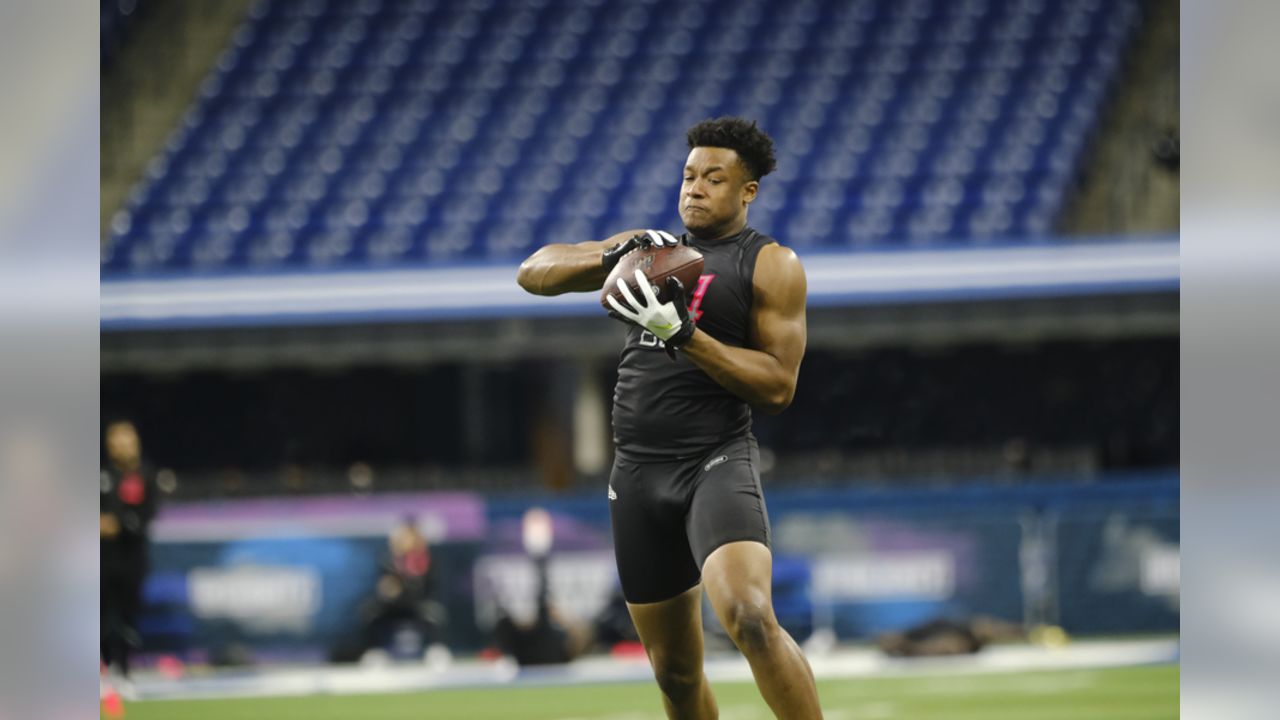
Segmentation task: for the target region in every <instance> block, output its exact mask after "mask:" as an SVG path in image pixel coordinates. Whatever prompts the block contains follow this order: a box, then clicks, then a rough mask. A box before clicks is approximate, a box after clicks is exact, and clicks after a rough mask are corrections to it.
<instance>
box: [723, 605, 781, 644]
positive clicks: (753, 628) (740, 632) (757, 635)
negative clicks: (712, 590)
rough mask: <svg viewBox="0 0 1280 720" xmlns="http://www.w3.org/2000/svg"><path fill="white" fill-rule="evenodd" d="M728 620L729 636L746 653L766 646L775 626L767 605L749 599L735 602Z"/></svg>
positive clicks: (775, 622) (730, 609)
mask: <svg viewBox="0 0 1280 720" xmlns="http://www.w3.org/2000/svg"><path fill="white" fill-rule="evenodd" d="M728 620H729V627H728V630H729V635H730V637H732V638H733V642H734V644H735V645H737V646H738V649H739V650H741V651H742V652H744V653H747V654H750V653H752V652H754V651H757V650H762V649H764V648H766V647H768V646H769V642H770V641H771V639H772V637H773V634H774V632H775V630H776V626H777V620H775V619H774V617H773V613H772V612H770V610H769V608H768V606H766V605H764V604H762V603H758V602H752V601H749V600H745V601H739V602H735V603H734V604H733V605H732V606H731V607H730V608H729V617H728Z"/></svg>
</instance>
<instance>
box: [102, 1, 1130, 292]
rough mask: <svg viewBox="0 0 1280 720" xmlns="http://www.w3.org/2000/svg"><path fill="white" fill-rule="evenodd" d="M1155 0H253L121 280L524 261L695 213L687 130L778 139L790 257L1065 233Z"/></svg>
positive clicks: (157, 187)
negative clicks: (688, 193)
mask: <svg viewBox="0 0 1280 720" xmlns="http://www.w3.org/2000/svg"><path fill="white" fill-rule="evenodd" d="M1138 21H1139V7H1138V5H1137V3H1136V0H1074V1H1066V0H795V1H790V0H789V1H787V2H764V1H763V0H735V2H715V1H714V0H582V1H580V2H569V1H566V0H329V1H328V2H326V1H325V0H289V1H285V0H275V1H271V0H261V1H260V2H258V3H257V4H255V5H254V6H253V7H252V10H251V12H250V14H249V16H248V17H247V18H246V20H245V21H244V24H243V26H242V27H241V28H240V29H239V31H238V32H237V33H236V35H235V38H234V41H233V42H232V44H231V45H230V47H228V48H227V49H226V51H225V52H224V54H223V55H222V57H221V59H220V61H219V62H218V64H217V67H216V68H215V69H214V70H213V71H212V72H211V74H210V75H209V76H208V78H207V79H206V81H205V83H204V85H203V87H202V88H201V89H200V92H199V97H198V99H197V100H196V101H195V102H194V104H193V105H192V107H191V108H190V110H189V112H188V113H187V115H186V118H185V119H184V121H183V122H182V124H181V126H180V127H178V128H177V129H176V130H175V131H174V132H173V134H172V136H171V137H170V138H169V140H168V143H167V145H166V147H165V149H164V150H163V151H162V152H161V153H160V154H159V155H158V156H157V157H156V158H154V160H153V161H152V162H151V163H150V165H149V167H148V168H147V171H146V175H145V177H144V178H143V179H142V180H141V181H140V183H139V184H138V185H137V186H136V187H135V188H134V190H133V192H132V194H131V195H130V197H129V199H128V201H127V204H126V206H125V207H124V208H122V209H121V210H120V211H119V212H118V213H117V214H116V215H115V216H114V218H113V220H112V223H111V227H110V229H109V237H108V239H107V243H106V247H105V251H104V253H103V268H104V272H106V273H107V274H128V273H138V272H156V271H178V272H190V271H206V270H213V271H220V270H231V271H245V270H255V269H279V268H286V267H326V266H338V267H363V266H368V265H392V264H405V263H410V264H421V263H424V262H428V263H438V262H449V261H458V260H504V261H510V260H514V259H517V258H520V257H522V256H523V255H525V254H527V253H528V252H530V251H531V249H532V248H534V247H536V246H537V245H540V244H543V243H547V242H574V241H579V240H585V239H598V238H601V237H605V236H607V235H608V234H610V233H612V232H617V231H620V230H622V229H626V228H629V227H664V228H671V229H678V228H679V227H680V224H679V218H678V215H677V214H676V194H677V191H678V187H679V178H680V174H679V173H680V167H681V162H682V160H683V157H684V154H685V152H686V149H685V145H684V131H685V130H686V128H687V127H688V126H689V125H691V124H692V123H694V122H696V121H698V120H700V119H703V118H707V117H713V116H718V115H723V114H738V115H743V116H747V117H750V118H755V119H758V120H759V122H760V124H761V125H762V126H763V127H764V128H765V129H766V130H768V131H769V132H770V134H772V135H773V137H774V138H775V140H776V142H777V145H778V160H779V162H778V170H777V172H776V173H775V174H774V175H771V176H769V177H768V178H766V180H765V182H764V184H763V188H762V192H761V194H760V196H759V198H758V201H757V202H756V203H755V204H754V205H753V206H752V209H751V215H750V219H751V223H752V224H753V225H754V226H756V227H758V228H760V229H762V230H764V231H766V232H769V233H771V234H773V235H775V236H777V237H779V238H780V239H781V240H783V242H785V243H788V244H791V245H793V246H796V247H798V248H832V249H837V248H864V247H866V248H879V247H903V246H907V247H913V246H925V247H934V246H949V245H954V244H956V243H962V244H965V243H968V244H972V243H981V242H990V241H992V240H996V239H1009V238H1013V239H1024V240H1034V239H1036V238H1040V237H1044V236H1045V235H1047V234H1049V233H1051V232H1052V231H1053V228H1054V224H1055V221H1056V220H1057V218H1058V216H1059V214H1060V212H1061V210H1062V205H1063V201H1064V197H1065V196H1066V194H1067V190H1068V187H1069V185H1070V183H1071V181H1072V179H1073V177H1074V175H1075V173H1076V170H1077V166H1078V164H1079V162H1080V159H1081V157H1082V154H1083V150H1084V147H1085V144H1086V140H1087V138H1088V136H1089V133H1090V131H1091V129H1092V128H1093V126H1094V125H1095V123H1096V120H1097V118H1098V115H1099V109H1100V106H1101V105H1102V102H1103V100H1104V97H1105V95H1106V92H1107V90H1108V88H1109V86H1110V82H1111V80H1112V79H1113V78H1114V76H1115V75H1116V70H1117V67H1118V64H1119V60H1120V57H1121V53H1122V50H1123V47H1124V44H1125V42H1126V40H1127V39H1128V38H1129V36H1130V35H1131V34H1132V30H1133V28H1134V27H1135V26H1136V25H1137V23H1138Z"/></svg>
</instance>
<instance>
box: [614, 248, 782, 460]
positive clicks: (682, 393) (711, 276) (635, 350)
mask: <svg viewBox="0 0 1280 720" xmlns="http://www.w3.org/2000/svg"><path fill="white" fill-rule="evenodd" d="M683 238H684V239H686V240H687V241H688V243H689V245H690V246H691V247H693V248H694V249H695V250H697V251H698V252H700V253H702V257H703V266H702V277H701V278H699V280H698V286H697V287H692V288H685V295H686V296H687V297H688V300H689V313H690V315H692V316H693V317H694V318H695V321H696V322H697V324H698V328H699V329H701V330H702V331H703V332H705V333H707V334H708V335H710V336H711V337H713V338H715V339H716V340H719V341H720V342H722V343H724V344H725V345H731V346H733V347H747V345H748V338H749V336H750V322H751V302H752V280H753V278H754V277H755V269H756V257H757V256H759V254H760V249H761V248H763V247H764V246H765V245H768V244H770V243H773V242H777V241H776V240H774V239H773V238H771V237H769V236H767V235H761V234H760V233H758V232H756V231H755V230H753V229H751V228H750V227H747V228H743V230H742V232H740V233H738V234H737V235H734V236H733V237H728V238H725V239H723V240H718V241H714V242H708V241H704V240H699V239H698V238H695V237H693V236H691V235H688V234H687V233H686V234H685V235H684V236H683ZM750 430H751V408H750V407H749V406H748V405H747V403H746V402H744V401H743V400H742V399H741V398H739V397H738V396H736V395H734V394H733V393H731V392H729V391H728V390H726V389H725V388H724V387H722V386H721V385H720V384H719V383H717V382H716V381H715V380H712V379H711V376H710V375H707V374H706V373H705V372H703V371H702V370H701V369H700V368H699V367H698V366H697V365H694V364H693V362H691V361H690V360H689V358H687V357H685V356H684V354H683V353H679V352H677V353H676V361H675V362H672V361H671V359H670V358H668V357H667V353H666V351H665V350H664V349H663V346H662V341H660V340H658V338H657V337H655V336H654V335H653V333H650V332H649V331H647V330H644V329H642V328H640V327H638V326H636V325H629V326H628V328H627V341H626V344H625V345H623V348H622V355H621V358H620V359H619V362H618V384H617V385H616V386H615V387H614V392H613V439H614V443H615V444H616V445H617V451H618V454H619V455H621V456H623V457H627V458H631V459H636V460H670V459H673V458H681V457H690V456H695V455H701V454H705V453H706V452H708V451H710V450H712V449H714V448H715V447H716V446H718V445H721V444H723V443H725V442H727V441H729V440H731V439H733V438H736V437H740V436H742V435H745V434H746V433H748V432H750Z"/></svg>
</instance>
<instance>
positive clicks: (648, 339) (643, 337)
mask: <svg viewBox="0 0 1280 720" xmlns="http://www.w3.org/2000/svg"><path fill="white" fill-rule="evenodd" d="M640 347H647V348H656V347H662V341H661V340H659V339H658V336H657V335H654V334H653V333H651V332H649V331H648V330H641V331H640Z"/></svg>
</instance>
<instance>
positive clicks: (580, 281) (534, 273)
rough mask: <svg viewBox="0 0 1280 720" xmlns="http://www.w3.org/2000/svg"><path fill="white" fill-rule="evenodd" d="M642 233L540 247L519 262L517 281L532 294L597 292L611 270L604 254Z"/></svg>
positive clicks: (626, 233)
mask: <svg viewBox="0 0 1280 720" xmlns="http://www.w3.org/2000/svg"><path fill="white" fill-rule="evenodd" d="M643 232H644V230H627V231H626V232H620V233H618V234H617V235H613V236H611V237H610V238H609V239H608V240H592V241H589V242H581V243H574V244H566V243H554V244H551V245H543V246H542V247H540V248H538V250H537V252H535V253H534V254H532V255H530V256H529V257H528V258H526V259H525V261H524V262H522V263H520V271H519V272H518V273H516V282H518V283H520V287H522V288H524V289H525V290H527V291H529V292H531V293H533V294H534V295H560V294H563V293H567V292H591V291H592V290H599V289H600V288H601V287H603V286H604V280H605V278H607V277H609V271H610V270H611V269H612V268H610V267H608V266H607V265H606V264H605V259H604V252H605V251H606V250H611V249H613V248H614V247H616V246H617V245H619V244H621V243H624V242H626V241H627V240H629V239H630V238H632V237H635V236H636V235H639V234H642V233H643Z"/></svg>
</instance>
